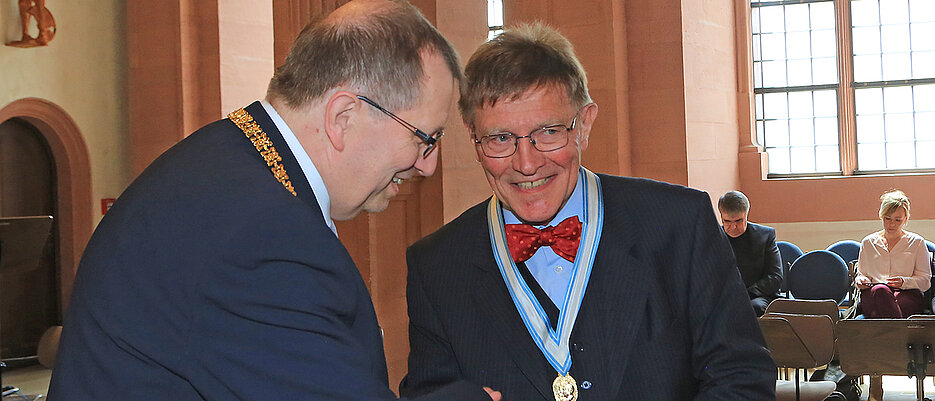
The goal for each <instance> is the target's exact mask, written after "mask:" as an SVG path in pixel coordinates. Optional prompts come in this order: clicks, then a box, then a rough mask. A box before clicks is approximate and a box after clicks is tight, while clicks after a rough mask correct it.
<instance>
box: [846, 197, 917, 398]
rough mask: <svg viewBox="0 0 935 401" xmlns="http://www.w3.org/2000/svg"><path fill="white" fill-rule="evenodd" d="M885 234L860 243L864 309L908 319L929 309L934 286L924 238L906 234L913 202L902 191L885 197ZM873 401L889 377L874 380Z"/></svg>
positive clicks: (859, 276) (879, 315)
mask: <svg viewBox="0 0 935 401" xmlns="http://www.w3.org/2000/svg"><path fill="white" fill-rule="evenodd" d="M880 219H881V220H882V221H883V230H881V231H877V232H875V233H873V234H870V235H868V236H866V237H864V240H863V241H862V242H861V243H860V256H859V257H858V263H857V277H856V278H855V279H854V282H855V284H856V285H857V288H860V308H861V309H862V310H863V313H864V315H865V316H866V317H868V318H871V319H872V318H906V317H909V316H910V315H913V314H917V313H921V312H922V311H923V309H924V308H925V306H924V302H923V298H922V292H923V291H925V290H927V289H928V288H929V286H931V281H930V280H931V277H932V270H931V266H930V265H929V254H928V248H926V247H925V240H924V239H922V236H920V235H919V234H915V233H911V232H908V231H905V230H903V227H904V226H905V225H906V223H907V222H908V221H909V198H908V197H906V194H904V193H903V192H902V191H898V190H896V191H890V192H887V193H885V194H883V196H881V197H880ZM869 392H870V394H869V396H868V398H867V399H868V400H870V401H877V400H882V399H883V377H882V376H870V391H869Z"/></svg>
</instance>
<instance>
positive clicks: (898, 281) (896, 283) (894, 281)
mask: <svg viewBox="0 0 935 401" xmlns="http://www.w3.org/2000/svg"><path fill="white" fill-rule="evenodd" d="M886 285H887V286H889V287H890V288H902V286H903V278H902V277H890V278H888V279H886Z"/></svg>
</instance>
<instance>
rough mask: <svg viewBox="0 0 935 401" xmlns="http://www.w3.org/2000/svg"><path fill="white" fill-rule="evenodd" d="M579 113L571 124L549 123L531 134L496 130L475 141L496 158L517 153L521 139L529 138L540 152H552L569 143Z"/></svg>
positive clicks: (488, 155)
mask: <svg viewBox="0 0 935 401" xmlns="http://www.w3.org/2000/svg"><path fill="white" fill-rule="evenodd" d="M580 113H581V111H580V110H579V111H578V113H575V117H574V118H573V119H572V120H571V124H570V125H569V126H567V127H566V126H565V125H563V124H555V125H548V126H545V127H541V128H537V129H534V130H532V131H531V132H530V133H529V135H523V136H517V135H516V134H514V133H512V132H494V133H492V134H487V135H484V136H482V137H480V139H477V138H474V143H475V144H477V145H480V148H481V150H482V151H483V152H484V156H487V157H492V158H496V159H500V158H504V157H510V156H513V154H514V153H516V148H518V147H519V140H520V139H522V138H529V142H531V143H532V146H533V147H535V148H536V150H538V151H540V152H551V151H553V150H559V149H561V148H564V147H565V145H568V133H569V132H571V130H573V129H575V123H576V122H577V121H578V114H580Z"/></svg>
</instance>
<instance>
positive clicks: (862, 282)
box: [854, 276, 870, 290]
mask: <svg viewBox="0 0 935 401" xmlns="http://www.w3.org/2000/svg"><path fill="white" fill-rule="evenodd" d="M854 284H856V285H857V288H860V289H861V290H866V289H868V288H870V279H869V278H866V277H863V276H860V277H857V279H855V280H854Z"/></svg>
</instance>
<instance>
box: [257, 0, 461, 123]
mask: <svg viewBox="0 0 935 401" xmlns="http://www.w3.org/2000/svg"><path fill="white" fill-rule="evenodd" d="M425 53H434V54H439V55H441V56H442V58H443V59H444V60H445V62H446V64H447V66H448V69H449V71H450V72H451V75H452V76H453V77H454V78H455V79H456V80H458V81H459V82H460V80H461V67H460V62H459V61H458V55H457V53H456V52H455V50H454V48H453V47H452V46H451V44H450V43H449V42H448V40H446V39H445V38H444V37H443V36H442V35H441V33H439V32H438V30H436V29H435V27H433V26H432V25H431V24H430V23H429V22H428V20H426V19H425V17H424V16H423V15H422V13H421V12H419V10H418V9H416V8H415V7H413V6H412V5H411V4H409V3H407V2H405V1H391V0H356V1H351V2H349V3H347V4H345V5H343V6H341V7H340V8H338V9H337V10H335V11H334V12H333V13H331V14H330V15H328V16H327V17H325V18H323V19H320V20H318V21H315V22H312V23H310V24H309V25H308V26H306V27H305V29H303V30H302V33H300V34H299V37H298V38H297V39H296V41H295V44H294V45H293V46H292V49H291V50H290V52H289V55H288V56H287V57H286V62H285V63H284V64H283V65H282V66H281V67H279V68H277V69H276V74H275V75H274V76H273V79H272V80H271V81H270V85H269V89H268V91H267V98H268V99H270V100H273V99H275V100H279V101H281V102H282V103H285V104H287V105H288V106H289V107H291V108H293V109H299V108H301V107H302V106H304V105H307V104H309V103H310V102H312V101H314V100H317V99H318V98H319V97H321V96H322V95H324V94H325V93H326V92H328V91H329V90H331V89H334V88H337V87H339V86H343V87H345V88H350V89H352V90H354V91H357V92H360V94H364V95H366V96H368V97H370V98H371V99H373V100H376V101H377V102H378V103H380V105H382V106H383V107H386V108H388V109H393V110H406V109H409V108H410V107H412V106H413V105H414V104H415V103H417V101H418V100H419V97H420V95H421V90H422V87H421V86H422V85H421V84H422V78H423V73H424V70H423V66H422V55H423V54H425Z"/></svg>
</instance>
